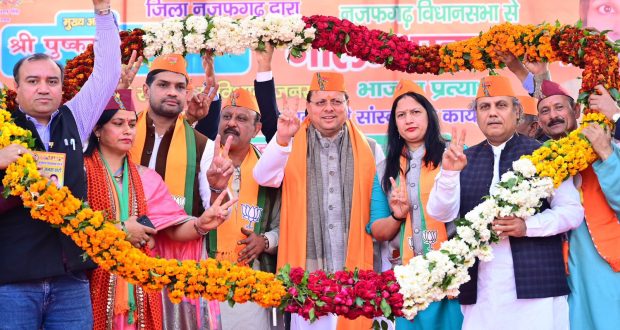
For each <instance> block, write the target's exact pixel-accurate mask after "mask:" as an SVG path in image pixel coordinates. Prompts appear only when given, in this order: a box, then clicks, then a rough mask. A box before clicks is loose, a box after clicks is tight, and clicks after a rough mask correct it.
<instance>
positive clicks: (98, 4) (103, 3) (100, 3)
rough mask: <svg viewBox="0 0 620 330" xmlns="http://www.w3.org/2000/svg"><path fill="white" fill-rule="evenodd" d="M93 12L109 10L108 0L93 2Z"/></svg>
mask: <svg viewBox="0 0 620 330" xmlns="http://www.w3.org/2000/svg"><path fill="white" fill-rule="evenodd" d="M93 7H95V10H104V9H110V0H93Z"/></svg>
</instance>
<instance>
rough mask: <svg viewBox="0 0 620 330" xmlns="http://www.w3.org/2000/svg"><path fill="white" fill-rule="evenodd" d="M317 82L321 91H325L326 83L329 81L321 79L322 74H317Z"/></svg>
mask: <svg viewBox="0 0 620 330" xmlns="http://www.w3.org/2000/svg"><path fill="white" fill-rule="evenodd" d="M316 81H317V83H318V84H319V89H320V90H322V91H324V90H325V83H326V82H327V81H328V80H327V79H325V78H323V77H321V74H320V73H317V74H316Z"/></svg>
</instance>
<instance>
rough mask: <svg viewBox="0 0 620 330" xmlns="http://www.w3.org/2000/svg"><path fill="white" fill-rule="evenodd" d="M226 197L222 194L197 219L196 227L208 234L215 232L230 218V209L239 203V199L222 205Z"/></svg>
mask: <svg viewBox="0 0 620 330" xmlns="http://www.w3.org/2000/svg"><path fill="white" fill-rule="evenodd" d="M224 196H226V194H220V195H219V196H218V197H217V198H216V199H215V201H214V202H213V203H211V206H210V207H209V208H208V209H207V210H206V211H204V213H202V215H201V216H200V217H199V218H198V219H196V226H198V227H199V228H200V229H201V230H202V231H204V232H208V231H210V230H214V229H216V228H217V227H218V226H219V225H221V224H222V223H223V222H224V221H226V219H227V218H228V215H229V214H230V212H229V210H228V209H229V208H230V207H231V206H232V205H233V204H235V203H236V202H237V198H233V199H231V200H229V201H228V202H226V203H224V204H222V201H223V200H224Z"/></svg>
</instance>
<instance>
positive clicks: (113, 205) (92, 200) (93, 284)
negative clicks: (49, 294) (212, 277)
mask: <svg viewBox="0 0 620 330" xmlns="http://www.w3.org/2000/svg"><path fill="white" fill-rule="evenodd" d="M127 165H128V166H129V192H130V197H129V201H130V205H129V207H130V211H129V214H132V215H142V214H146V197H145V195H144V189H143V187H142V181H141V180H140V174H139V173H138V169H137V167H136V165H135V164H134V163H133V162H131V161H129V162H127ZM84 166H85V167H86V178H87V181H86V183H87V188H88V203H89V204H90V206H91V207H92V208H93V210H101V211H104V212H105V214H106V218H108V219H110V218H112V219H115V220H119V219H118V218H119V214H120V208H119V205H118V203H119V199H118V198H117V197H116V196H111V195H114V194H112V193H111V192H112V191H113V190H114V188H113V184H114V183H113V182H111V180H114V179H113V178H110V177H109V174H108V171H107V170H106V168H105V166H104V164H103V162H102V160H101V158H100V157H99V152H97V151H95V152H94V153H93V154H92V155H91V156H87V157H85V158H84ZM134 201H135V203H134ZM135 206H137V209H136V208H135ZM109 286H110V273H109V272H107V271H105V270H103V269H102V268H96V269H95V270H94V271H93V273H92V275H91V278H90V292H91V299H92V305H93V329H95V330H99V329H107V328H108V323H110V322H113V319H108V317H109V315H108V314H107V312H106V310H107V308H108V307H107V304H108V295H109V292H108V289H109ZM127 287H128V286H127V282H126V281H125V280H124V279H123V278H121V277H118V276H117V277H116V288H115V292H114V298H115V299H114V306H113V315H118V314H126V313H128V312H129V307H128V306H129V304H128V299H129V297H128V295H129V292H128V290H127ZM131 294H134V293H133V292H132V293H131ZM142 303H143V304H144V305H143V307H142V308H143V309H144V322H145V324H144V325H145V328H144V329H161V327H162V320H161V317H162V313H161V293H160V292H149V291H145V299H144V300H143V302H142ZM136 325H137V326H138V325H139V324H136Z"/></svg>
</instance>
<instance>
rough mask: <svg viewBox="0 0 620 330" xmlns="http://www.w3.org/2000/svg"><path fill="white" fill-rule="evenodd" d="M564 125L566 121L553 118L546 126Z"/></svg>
mask: <svg viewBox="0 0 620 330" xmlns="http://www.w3.org/2000/svg"><path fill="white" fill-rule="evenodd" d="M564 123H566V121H565V120H564V119H562V118H555V119H551V120H550V121H549V124H548V125H547V126H553V125H555V124H564Z"/></svg>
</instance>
